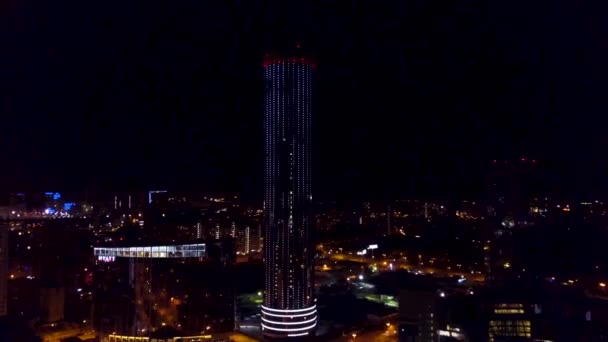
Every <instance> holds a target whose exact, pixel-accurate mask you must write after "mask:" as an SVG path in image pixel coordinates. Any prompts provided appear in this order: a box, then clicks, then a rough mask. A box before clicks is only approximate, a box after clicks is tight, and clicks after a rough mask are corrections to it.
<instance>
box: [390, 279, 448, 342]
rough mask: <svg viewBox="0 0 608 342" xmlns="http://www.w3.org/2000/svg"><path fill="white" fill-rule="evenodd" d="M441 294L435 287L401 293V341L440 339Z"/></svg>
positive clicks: (431, 341)
mask: <svg viewBox="0 0 608 342" xmlns="http://www.w3.org/2000/svg"><path fill="white" fill-rule="evenodd" d="M441 295H442V293H439V292H437V291H436V290H434V289H415V290H413V289H408V290H402V291H401V292H400V293H399V328H398V334H399V342H419V341H420V342H421V341H425V342H426V341H428V342H434V341H439V334H438V333H437V330H438V327H439V324H438V317H437V315H438V311H439V310H438V305H439V300H440V298H441ZM444 295H445V294H444Z"/></svg>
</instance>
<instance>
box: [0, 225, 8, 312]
mask: <svg viewBox="0 0 608 342" xmlns="http://www.w3.org/2000/svg"><path fill="white" fill-rule="evenodd" d="M7 280H8V224H3V223H0V317H3V316H6V314H7V307H6V302H7Z"/></svg>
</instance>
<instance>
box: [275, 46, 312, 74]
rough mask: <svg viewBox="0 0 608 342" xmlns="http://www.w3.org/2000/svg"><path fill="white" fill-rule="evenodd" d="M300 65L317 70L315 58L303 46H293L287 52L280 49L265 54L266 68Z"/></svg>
mask: <svg viewBox="0 0 608 342" xmlns="http://www.w3.org/2000/svg"><path fill="white" fill-rule="evenodd" d="M291 63H294V64H300V65H306V66H310V67H311V68H313V69H315V68H316V66H317V65H316V64H315V61H314V58H312V57H311V56H310V55H309V54H308V53H306V52H305V49H304V48H303V47H302V45H301V44H299V43H298V44H294V45H291V47H290V48H288V49H286V50H282V49H278V50H276V51H269V52H268V53H266V54H264V64H263V65H264V68H266V67H267V66H270V65H274V64H291Z"/></svg>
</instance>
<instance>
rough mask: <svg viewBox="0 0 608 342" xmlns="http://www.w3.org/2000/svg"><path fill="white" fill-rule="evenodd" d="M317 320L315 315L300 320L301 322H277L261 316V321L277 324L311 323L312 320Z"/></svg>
mask: <svg viewBox="0 0 608 342" xmlns="http://www.w3.org/2000/svg"><path fill="white" fill-rule="evenodd" d="M316 320H317V317H314V318H312V319H308V320H306V321H302V322H277V321H271V320H269V319H266V318H264V317H262V321H264V322H266V323H271V324H277V325H300V324H308V323H312V322H314V321H316Z"/></svg>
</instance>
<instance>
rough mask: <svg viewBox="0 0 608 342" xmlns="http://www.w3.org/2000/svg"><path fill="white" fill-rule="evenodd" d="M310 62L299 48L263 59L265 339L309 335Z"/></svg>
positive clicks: (313, 320)
mask: <svg viewBox="0 0 608 342" xmlns="http://www.w3.org/2000/svg"><path fill="white" fill-rule="evenodd" d="M313 69H314V65H313V64H312V63H311V61H310V60H309V59H307V58H306V57H303V56H302V54H301V53H300V52H299V49H298V50H296V51H295V52H292V53H286V54H280V55H267V56H266V59H265V63H264V80H265V99H264V103H265V108H264V133H265V148H266V158H265V162H266V188H265V197H264V228H265V233H266V237H265V245H264V262H265V267H266V279H265V280H266V282H265V283H266V284H265V292H264V304H263V305H262V331H263V333H264V335H265V336H266V337H269V338H281V339H282V338H298V337H307V336H311V335H314V331H315V328H316V326H317V320H318V317H317V308H316V302H315V299H314V297H313V286H314V282H313V269H314V267H313V261H312V254H313V246H312V243H311V242H312V241H311V230H312V227H313V226H312V218H311V203H312V194H311V176H312V174H311V110H312V108H311V107H312V101H311V100H312V99H311V97H312V84H313V82H312V76H313Z"/></svg>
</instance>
